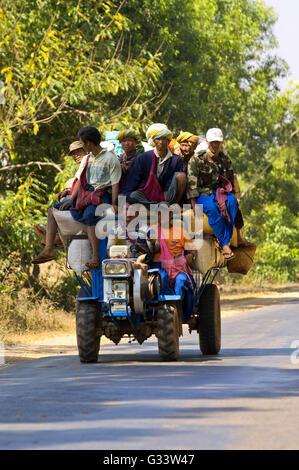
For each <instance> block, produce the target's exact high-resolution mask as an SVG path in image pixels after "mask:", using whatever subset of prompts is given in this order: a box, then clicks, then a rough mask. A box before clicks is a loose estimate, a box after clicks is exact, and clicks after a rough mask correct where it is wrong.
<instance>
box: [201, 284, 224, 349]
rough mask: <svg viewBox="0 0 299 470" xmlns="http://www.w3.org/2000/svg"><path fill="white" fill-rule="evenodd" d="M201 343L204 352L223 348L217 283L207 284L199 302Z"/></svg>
mask: <svg viewBox="0 0 299 470" xmlns="http://www.w3.org/2000/svg"><path fill="white" fill-rule="evenodd" d="M198 314H199V318H198V333H199V345H200V350H201V352H202V353H203V354H206V355H213V354H217V353H218V352H219V351H220V348H221V311H220V295H219V290H218V288H217V286H216V285H215V284H207V285H206V286H205V288H204V290H203V293H202V295H201V297H200V299H199V304H198Z"/></svg>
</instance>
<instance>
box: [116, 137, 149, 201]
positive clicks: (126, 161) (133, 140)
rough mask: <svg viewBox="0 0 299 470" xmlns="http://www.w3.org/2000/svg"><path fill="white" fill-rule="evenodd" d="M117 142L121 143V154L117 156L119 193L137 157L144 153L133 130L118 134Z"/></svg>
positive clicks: (139, 140)
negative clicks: (119, 171)
mask: <svg viewBox="0 0 299 470" xmlns="http://www.w3.org/2000/svg"><path fill="white" fill-rule="evenodd" d="M117 140H118V141H119V142H120V143H121V146H122V149H123V153H122V154H121V155H120V156H119V161H120V165H121V171H122V176H121V179H120V182H119V192H120V193H121V191H122V189H123V188H124V186H125V185H126V181H127V178H128V177H130V173H131V171H134V169H133V168H134V164H135V161H136V159H137V157H138V156H139V155H140V154H141V153H143V152H144V148H143V145H142V142H141V139H140V136H139V133H138V132H137V131H136V130H135V129H126V130H123V131H121V132H119V134H118V136H117Z"/></svg>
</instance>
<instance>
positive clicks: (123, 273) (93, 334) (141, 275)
mask: <svg viewBox="0 0 299 470" xmlns="http://www.w3.org/2000/svg"><path fill="white" fill-rule="evenodd" d="M68 240H69V243H68V245H69V248H71V246H72V244H74V243H76V242H77V243H80V242H84V241H85V242H86V243H88V241H87V236H86V235H84V234H83V235H75V236H69V237H68ZM214 240H215V239H214V237H213V236H210V238H209V237H208V238H205V240H204V241H205V244H206V245H205V246H204V247H203V249H204V250H206V251H207V248H208V251H209V250H210V253H211V254H210V255H209V256H210V258H212V259H209V263H208V265H207V264H205V268H203V267H202V266H198V264H197V265H196V263H195V266H194V267H193V268H192V269H193V277H194V279H195V281H196V289H195V290H194V302H193V308H192V312H188V315H187V316H188V318H189V319H188V328H189V332H190V333H191V332H192V331H193V330H195V331H196V332H197V333H198V334H199V346H200V350H201V352H202V353H203V354H207V355H212V354H217V353H218V352H219V350H220V347H221V318H220V296H219V290H218V288H217V286H216V285H215V284H214V283H213V282H214V279H215V276H216V274H217V272H218V271H219V269H220V267H223V260H219V256H218V259H217V250H216V247H215V244H214ZM99 246H100V257H101V263H100V267H99V268H98V269H95V270H92V271H90V270H87V271H86V270H84V271H83V272H82V273H80V275H78V270H77V273H76V272H75V274H76V277H77V280H78V283H79V285H80V292H79V296H78V298H77V300H76V333H77V344H78V351H79V357H80V361H81V362H85V363H89V362H97V360H98V355H99V349H100V342H101V337H102V336H106V337H107V338H108V339H109V340H111V341H113V342H114V343H115V344H118V343H119V342H120V340H121V339H122V338H124V337H125V338H129V339H131V340H136V341H138V343H139V344H142V343H143V342H144V341H145V340H146V339H148V338H150V337H151V336H152V335H155V336H156V337H157V342H158V352H159V356H160V358H161V360H162V361H175V360H177V359H178V358H179V339H180V336H182V335H183V324H184V320H183V318H184V317H186V315H183V302H182V299H181V298H180V297H179V296H177V295H174V294H173V295H169V294H168V295H165V294H163V289H162V281H161V273H160V270H159V269H158V268H150V267H146V268H144V266H143V267H142V269H138V268H137V269H134V266H133V264H132V262H131V260H132V255H131V254H130V250H129V247H128V246H126V245H115V246H111V247H110V249H108V251H107V239H103V240H99ZM76 250H77V248H76ZM76 253H78V251H76ZM77 256H78V255H77ZM198 256H199V258H200V257H201V253H200V252H199V254H198ZM133 260H134V261H136V258H135V259H133ZM221 263H222V264H221ZM69 265H70V267H72V266H71V265H72V262H70V260H69ZM207 266H208V269H206V267H207ZM73 269H75V268H73Z"/></svg>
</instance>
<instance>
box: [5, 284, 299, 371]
mask: <svg viewBox="0 0 299 470" xmlns="http://www.w3.org/2000/svg"><path fill="white" fill-rule="evenodd" d="M220 295H221V315H222V318H225V317H228V316H231V315H237V314H238V313H240V312H243V311H246V310H256V309H258V308H262V307H265V306H268V305H275V304H278V303H283V302H288V301H294V300H299V284H290V285H289V284H284V285H281V286H274V287H271V286H266V287H254V288H253V287H250V288H248V287H245V286H236V287H233V286H224V287H222V286H221V287H220ZM72 323H73V326H72ZM125 341H127V340H125ZM109 342H110V341H109V340H108V339H106V338H104V339H102V341H101V343H102V344H105V343H109ZM4 347H5V350H4V358H5V364H15V363H18V362H22V361H29V360H34V359H38V358H41V357H48V356H59V355H68V354H69V355H74V354H77V343H76V335H75V319H73V322H71V324H70V329H68V331H64V332H44V333H43V334H38V335H22V336H20V337H18V338H16V339H15V341H14V342H10V343H7V344H5V345H4Z"/></svg>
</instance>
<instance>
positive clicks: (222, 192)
mask: <svg viewBox="0 0 299 470" xmlns="http://www.w3.org/2000/svg"><path fill="white" fill-rule="evenodd" d="M220 181H221V183H222V185H223V187H222V188H218V189H217V190H216V198H217V205H218V209H219V211H220V213H221V215H222V217H223V218H224V220H226V221H227V222H228V223H230V222H231V219H230V216H229V213H228V211H227V207H226V200H227V196H226V193H230V192H231V191H232V189H233V187H232V184H231V182H230V181H229V180H228V179H226V178H224V176H222V175H220Z"/></svg>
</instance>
